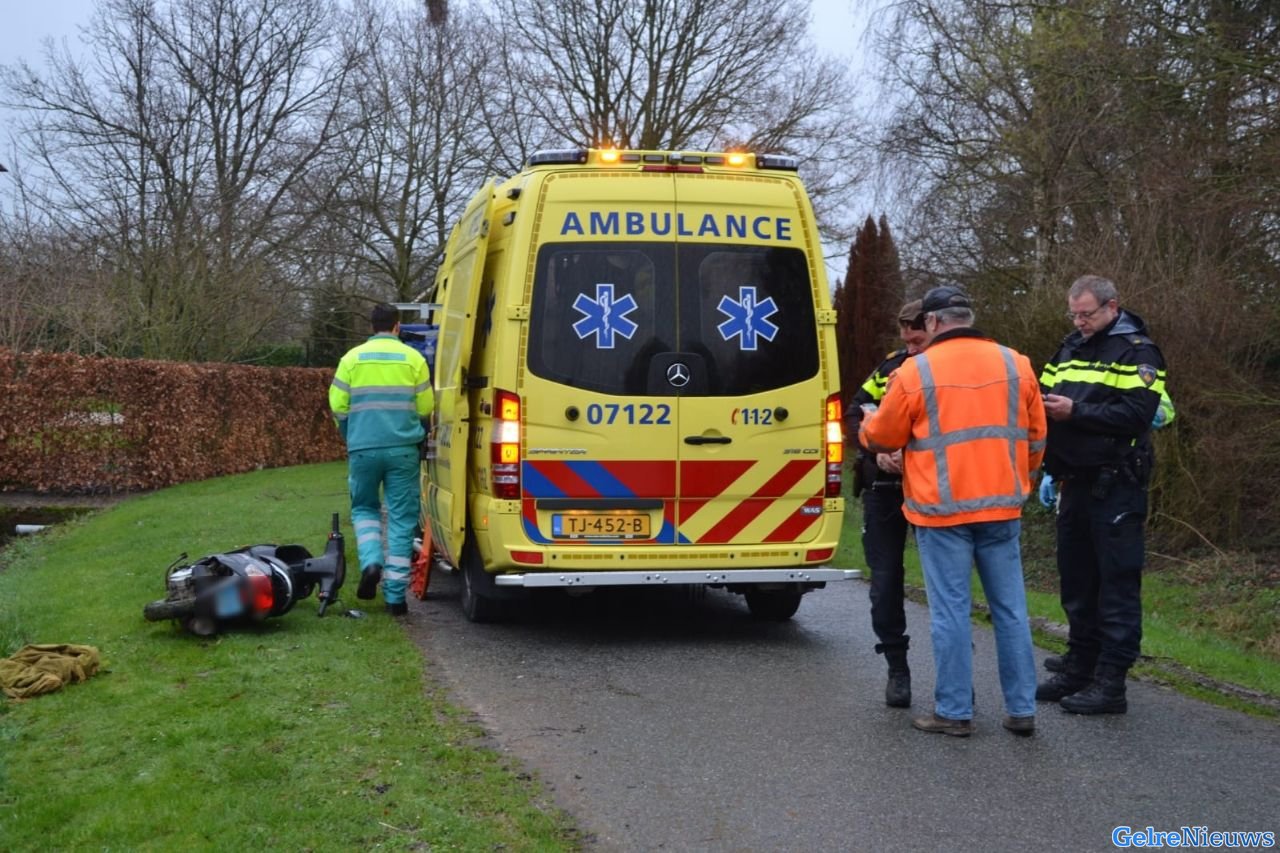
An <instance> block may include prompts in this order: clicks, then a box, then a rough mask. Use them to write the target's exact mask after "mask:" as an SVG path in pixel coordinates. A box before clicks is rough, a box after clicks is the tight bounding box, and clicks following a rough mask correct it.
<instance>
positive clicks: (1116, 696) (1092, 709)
mask: <svg viewBox="0 0 1280 853" xmlns="http://www.w3.org/2000/svg"><path fill="white" fill-rule="evenodd" d="M1125 672H1126V670H1125V668H1124V667H1122V666H1115V665H1112V664H1106V663H1101V664H1098V669H1097V671H1096V672H1095V673H1094V674H1093V681H1091V682H1089V686H1088V687H1086V688H1085V689H1083V690H1081V691H1079V692H1078V693H1073V694H1072V695H1070V696H1065V697H1063V699H1062V701H1061V702H1059V703H1058V704H1059V705H1061V706H1062V710H1064V711H1070V712H1071V713H1072V714H1123V713H1124V712H1125V711H1127V710H1129V703H1128V702H1127V701H1126V700H1125V698H1124V677H1125ZM1037 698H1039V696H1038V695H1037Z"/></svg>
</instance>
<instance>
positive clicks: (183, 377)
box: [0, 349, 344, 492]
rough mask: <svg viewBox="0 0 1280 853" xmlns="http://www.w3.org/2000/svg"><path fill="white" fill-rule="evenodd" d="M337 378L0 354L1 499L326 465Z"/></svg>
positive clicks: (337, 445)
mask: <svg viewBox="0 0 1280 853" xmlns="http://www.w3.org/2000/svg"><path fill="white" fill-rule="evenodd" d="M332 377H333V371H332V370H330V369H320V368H302V367H288V368H268V367H248V366H244V365H233V364H186V363H177V362H163V361H145V360H132V359H120V358H86V357H84V356H78V355H73V354H70V353H47V352H28V353H15V352H12V351H9V350H4V349H0V489H3V490H15V489H22V490H34V491H38V492H118V491H134V490H139V489H155V488H160V487H163V486H170V485H173V484H175V483H184V482H189V481H192V480H203V479H207V478H209V477H219V476H223V475H225V474H238V473H242V472H245V471H252V470H255V469H259V468H274V467H279V466H285V465H299V464H303V463H308V462H329V461H333V460H336V459H341V458H342V457H343V452H344V449H343V445H342V441H341V439H340V438H339V436H338V433H337V430H336V429H335V428H334V425H333V421H332V418H331V417H330V415H329V407H328V400H327V393H328V387H329V382H330V380H331V379H332Z"/></svg>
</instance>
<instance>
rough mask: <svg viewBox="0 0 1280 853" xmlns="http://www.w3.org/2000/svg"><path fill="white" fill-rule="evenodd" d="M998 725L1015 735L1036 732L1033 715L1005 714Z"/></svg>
mask: <svg viewBox="0 0 1280 853" xmlns="http://www.w3.org/2000/svg"><path fill="white" fill-rule="evenodd" d="M1000 725H1002V726H1004V727H1005V728H1006V729H1008V730H1009V731H1011V732H1013V733H1014V734H1015V735H1022V736H1023V737H1026V736H1027V735H1033V734H1035V733H1036V718H1035V716H1034V715H1032V716H1030V717H1011V716H1009V715H1008V714H1006V715H1005V718H1004V719H1003V720H1001V722H1000Z"/></svg>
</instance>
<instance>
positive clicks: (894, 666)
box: [884, 649, 911, 708]
mask: <svg viewBox="0 0 1280 853" xmlns="http://www.w3.org/2000/svg"><path fill="white" fill-rule="evenodd" d="M884 656H885V659H886V660H887V661H888V662H889V681H888V682H887V683H886V684H885V686H884V704H886V705H888V706H889V707H890V708H909V707H911V669H910V667H908V666H907V650H906V649H885V651H884Z"/></svg>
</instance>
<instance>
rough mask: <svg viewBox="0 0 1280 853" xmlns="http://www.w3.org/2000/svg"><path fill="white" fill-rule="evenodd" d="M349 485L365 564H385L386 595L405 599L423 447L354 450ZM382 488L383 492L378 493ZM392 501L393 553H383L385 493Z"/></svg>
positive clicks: (389, 549)
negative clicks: (420, 452) (420, 453)
mask: <svg viewBox="0 0 1280 853" xmlns="http://www.w3.org/2000/svg"><path fill="white" fill-rule="evenodd" d="M347 485H348V487H349V488H350V490H351V526H352V527H354V528H355V531H356V552H357V553H358V554H359V558H360V568H361V569H364V568H365V567H366V566H371V565H373V564H375V563H376V564H378V565H380V566H382V567H383V569H382V598H383V600H384V601H386V603H387V604H399V603H400V602H403V601H404V593H405V590H406V589H407V588H408V586H409V568H410V565H411V561H412V559H413V531H414V528H415V527H416V526H417V524H418V512H419V508H420V504H419V488H420V487H419V483H418V448H417V446H416V445H415V446H413V447H379V448H375V449H372V450H354V451H352V452H351V453H349V454H348V462H347ZM380 490H381V491H382V493H383V495H382V496H380V495H379V494H378V492H379V491H380ZM383 497H385V498H386V503H387V552H388V553H387V554H386V556H385V557H384V556H383V553H382V498H383Z"/></svg>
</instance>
